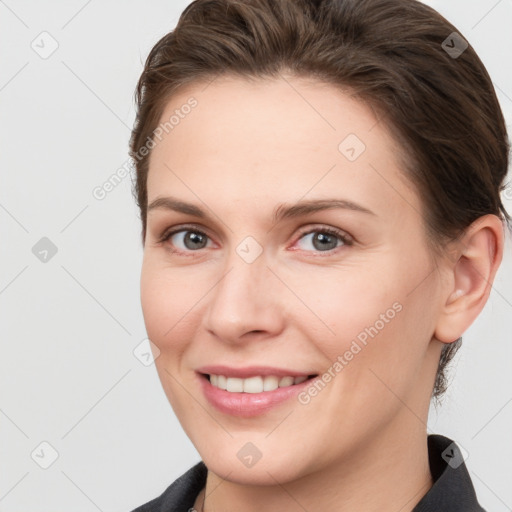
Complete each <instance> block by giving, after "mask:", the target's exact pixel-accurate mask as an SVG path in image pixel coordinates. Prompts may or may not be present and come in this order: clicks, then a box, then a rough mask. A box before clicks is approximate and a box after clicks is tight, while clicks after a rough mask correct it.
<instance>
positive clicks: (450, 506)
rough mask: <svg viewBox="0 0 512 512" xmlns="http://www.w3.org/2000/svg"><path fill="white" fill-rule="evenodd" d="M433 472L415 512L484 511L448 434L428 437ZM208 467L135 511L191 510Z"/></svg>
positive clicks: (194, 470) (198, 467)
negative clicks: (430, 484)
mask: <svg viewBox="0 0 512 512" xmlns="http://www.w3.org/2000/svg"><path fill="white" fill-rule="evenodd" d="M427 443H428V456H429V464H430V472H431V473H432V479H433V480H434V485H433V486H432V487H431V489H430V490H429V491H428V492H427V494H425V496H423V498H422V499H421V500H420V502H419V503H418V504H417V505H416V507H414V509H413V512H485V510H484V509H483V508H482V507H481V506H480V505H479V504H478V500H477V498H476V494H475V489H474V488H473V484H472V482H471V478H470V476H469V473H468V470H467V469H466V465H465V464H464V460H463V458H462V455H461V452H460V450H459V448H458V447H457V445H456V444H455V443H454V442H453V441H452V440H451V439H448V438H447V437H444V436H441V435H439V434H431V435H429V436H428V439H427ZM207 472H208V470H207V468H206V465H205V464H204V462H203V461H200V462H198V463H197V464H196V465H195V466H193V467H191V468H190V469H189V470H188V471H187V472H186V473H184V474H183V475H181V476H180V477H179V478H178V479H177V480H175V481H174V482H173V483H172V484H171V485H170V486H169V487H168V488H167V489H166V490H165V491H164V492H163V494H162V495H161V496H159V497H158V498H156V499H154V500H152V501H150V502H149V503H146V504H145V505H142V506H141V507H138V508H137V509H135V510H133V511H132V512H171V511H174V510H182V511H184V512H186V511H188V510H189V509H191V508H192V507H193V506H194V502H195V500H196V498H197V495H198V494H199V492H200V491H201V489H203V487H204V486H205V484H206V475H207Z"/></svg>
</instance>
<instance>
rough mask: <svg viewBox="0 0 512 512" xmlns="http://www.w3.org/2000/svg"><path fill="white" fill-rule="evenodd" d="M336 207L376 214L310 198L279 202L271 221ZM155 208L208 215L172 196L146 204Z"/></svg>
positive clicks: (342, 202) (335, 201)
mask: <svg viewBox="0 0 512 512" xmlns="http://www.w3.org/2000/svg"><path fill="white" fill-rule="evenodd" d="M336 208H341V209H344V210H352V211H357V212H361V213H366V214H368V215H375V216H376V214H375V213H374V212H372V211H371V210H369V209H368V208H365V207H364V206H362V205H360V204H357V203H354V202H353V201H347V200H345V199H310V200H305V201H299V202H298V203H296V204H293V205H289V204H286V203H281V204H279V205H278V206H277V207H276V208H275V209H274V212H273V215H272V221H273V223H277V222H280V221H281V220H283V219H290V218H294V217H300V216H302V215H308V214H311V213H315V212H319V211H322V210H332V209H336ZM156 209H159V210H172V211H175V212H180V213H184V214H186V215H192V216H194V217H198V218H201V219H204V218H207V217H208V214H207V213H206V211H205V210H203V209H202V208H200V207H199V206H197V205H195V204H192V203H187V202H186V201H182V200H180V199H176V198H174V197H158V198H156V199H155V200H154V201H152V202H151V203H150V205H149V206H148V212H150V211H152V210H156Z"/></svg>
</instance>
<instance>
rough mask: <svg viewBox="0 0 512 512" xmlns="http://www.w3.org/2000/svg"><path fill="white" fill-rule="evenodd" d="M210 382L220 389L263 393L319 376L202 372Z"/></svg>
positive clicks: (231, 391) (233, 391)
mask: <svg viewBox="0 0 512 512" xmlns="http://www.w3.org/2000/svg"><path fill="white" fill-rule="evenodd" d="M201 375H202V376H203V377H204V378H205V379H206V380H208V382H210V384H211V385H212V386H213V387H215V388H218V389H222V390H225V391H228V392H230V393H262V392H265V391H274V390H276V389H278V388H285V387H291V386H295V385H297V384H302V383H303V382H305V381H307V380H310V379H313V378H314V377H317V376H318V374H314V375H307V376H306V375H301V376H300V377H293V376H284V377H277V376H275V375H265V376H263V375H255V376H253V377H248V378H245V379H242V378H239V377H227V376H226V375H215V374H206V373H203V374H201Z"/></svg>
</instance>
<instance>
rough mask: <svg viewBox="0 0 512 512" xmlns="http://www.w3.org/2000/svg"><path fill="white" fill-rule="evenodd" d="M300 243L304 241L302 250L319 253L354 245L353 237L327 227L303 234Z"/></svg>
mask: <svg viewBox="0 0 512 512" xmlns="http://www.w3.org/2000/svg"><path fill="white" fill-rule="evenodd" d="M299 241H303V246H302V247H301V249H302V250H306V251H308V250H313V251H317V252H329V251H333V250H334V249H337V248H338V247H340V246H343V245H352V244H353V240H352V239H351V237H350V236H349V235H347V234H346V233H344V232H343V231H340V230H338V229H334V228H331V227H325V226H324V227H317V228H315V229H310V230H309V231H307V232H306V233H303V234H302V236H301V237H300V238H299Z"/></svg>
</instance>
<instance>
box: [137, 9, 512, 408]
mask: <svg viewBox="0 0 512 512" xmlns="http://www.w3.org/2000/svg"><path fill="white" fill-rule="evenodd" d="M454 32H455V33H456V34H453V33H454ZM466 45H467V43H466V41H465V40H464V39H463V38H462V36H460V34H459V33H457V30H456V28H455V27H454V26H453V25H451V24H450V23H449V22H448V21H447V20H446V19H444V18H443V17H442V16H441V15H440V14H439V13H437V12H436V11H435V10H433V9H432V8H430V7H428V6H426V5H424V4H422V3H420V2H419V1H416V0H324V1H322V0H237V1H235V0H195V1H194V2H192V3H191V4H190V5H188V7H187V8H186V9H185V10H184V11H183V13H182V15H181V17H180V19H179V22H178V24H177V26H176V28H175V29H174V30H173V31H172V32H170V33H168V34H167V35H165V36H164V37H162V38H161V39H160V40H159V41H158V42H157V43H156V45H155V46H154V47H153V49H152V50H151V52H150V54H149V56H148V58H147V60H146V63H145V67H144V70H143V72H142V75H141V77H140V79H139V82H138V85H137V89H136V107H137V117H136V121H135V125H134V128H133V132H132V136H131V140H130V156H131V157H132V158H133V159H134V160H135V166H136V173H137V177H136V183H135V187H134V195H135V196H136V200H137V204H138V206H139V208H140V213H141V220H142V243H144V240H145V234H146V214H147V211H146V210H147V199H148V198H147V175H148V166H149V157H150V152H148V151H147V149H146V151H141V148H143V147H144V146H145V145H146V146H147V144H148V141H149V140H151V139H152V136H153V132H154V131H155V129H156V128H157V125H158V123H159V122H160V117H161V115H162V113H163V111H164V108H165V106H166V104H167V102H168V101H169V99H170V96H171V95H172V94H173V93H175V92H176V91H177V90H178V88H181V87H183V86H185V85H187V84H190V83H197V82H203V81H206V80H213V79H214V78H215V77H217V76H220V75H227V74H229V75H234V76H239V77H245V78H247V79H251V78H254V79H258V78H279V74H280V73H281V72H282V71H291V72H292V73H293V74H295V75H296V76H302V77H311V78H316V79H318V80H320V81H323V82H327V83H331V84H334V85H336V86H338V87H341V88H343V89H348V90H350V91H351V92H352V93H354V94H355V95H356V96H357V97H358V98H360V99H361V100H362V101H364V102H365V103H366V104H368V105H370V106H371V107H372V108H373V109H375V110H376V111H377V112H378V113H380V114H381V115H382V118H383V120H384V122H385V123H386V125H387V126H388V127H389V128H390V129H391V133H392V134H393V135H394V136H395V137H396V139H397V140H398V141H399V142H400V145H401V147H402V148H404V150H405V153H406V156H407V160H408V165H407V176H408V177H409V179H410V180H411V182H412V183H413V184H414V185H415V186H416V188H417V190H418V193H419V194H420V196H421V198H422V204H423V206H424V212H423V214H424V220H425V225H426V227H427V231H428V234H429V237H428V238H429V240H431V241H432V242H433V244H434V246H435V247H442V244H443V242H445V241H449V240H453V239H455V238H457V237H458V236H460V234H461V233H463V232H464V230H465V229H466V228H467V227H468V226H469V225H470V224H471V223H472V222H473V221H474V220H476V219H477V218H478V217H480V216H483V215H485V214H489V213H490V214H495V215H497V216H499V217H500V218H501V219H503V220H505V221H506V222H508V221H509V220H510V216H509V215H508V214H507V212H506V210H505V208H504V206H503V204H502V202H501V197H500V192H501V191H502V190H503V188H504V185H503V181H504V179H505V176H506V173H507V168H508V154H509V140H508V137H507V132H506V126H505V121H504V118H503V114H502V112H501V109H500V106H499V103H498V99H497V97H496V94H495V92H494V88H493V85H492V81H491V79H490V77H489V75H488V73H487V71H486V69H485V67H484V65H483V64H482V62H481V61H480V59H479V58H478V56H477V54H476V53H475V51H474V50H473V48H472V47H471V46H470V45H469V46H467V47H466ZM460 343H461V338H459V339H458V340H457V341H456V342H454V343H451V344H446V345H445V346H444V347H443V351H442V354H441V358H440V361H439V367H438V371H437V376H436V381H435V385H434V389H433V393H432V396H433V397H435V398H436V399H439V397H440V396H441V395H442V394H443V393H444V391H445V390H446V375H445V367H446V365H447V364H448V363H449V362H450V360H451V359H452V357H453V356H454V354H455V352H456V351H457V349H458V347H459V346H460Z"/></svg>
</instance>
